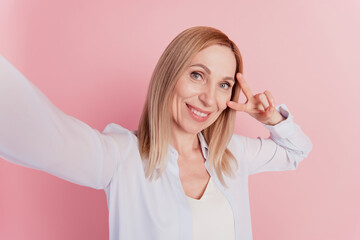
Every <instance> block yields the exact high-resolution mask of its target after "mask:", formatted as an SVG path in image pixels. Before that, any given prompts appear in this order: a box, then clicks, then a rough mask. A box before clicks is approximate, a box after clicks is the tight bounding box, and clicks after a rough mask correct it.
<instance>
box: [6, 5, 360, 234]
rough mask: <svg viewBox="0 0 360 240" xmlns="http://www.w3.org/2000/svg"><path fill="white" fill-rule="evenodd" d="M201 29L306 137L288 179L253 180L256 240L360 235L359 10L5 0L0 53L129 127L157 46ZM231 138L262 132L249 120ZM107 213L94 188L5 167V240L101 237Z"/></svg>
mask: <svg viewBox="0 0 360 240" xmlns="http://www.w3.org/2000/svg"><path fill="white" fill-rule="evenodd" d="M197 25H207V26H212V27H216V28H219V29H221V30H222V31H224V32H225V33H226V34H228V36H229V37H230V38H231V39H233V40H234V41H235V42H236V43H237V44H238V46H239V48H240V50H241V52H242V55H243V59H244V76H245V79H246V80H247V81H248V83H249V85H250V86H251V88H252V90H253V92H254V93H258V92H263V91H265V90H266V89H268V90H270V91H271V93H272V94H273V96H274V97H275V102H276V104H280V103H285V104H286V105H287V106H288V108H289V109H290V111H291V112H292V113H293V115H294V117H295V121H296V122H297V123H298V124H299V125H300V126H301V128H302V129H303V131H304V132H305V133H306V134H307V135H308V136H309V137H310V139H311V140H312V142H313V150H312V152H311V153H310V155H309V157H308V158H307V159H305V160H304V162H303V163H301V164H300V165H299V167H298V169H297V170H296V171H286V172H271V173H261V174H257V175H254V176H251V177H250V203H251V213H252V224H253V234H254V240H264V239H266V240H289V239H291V240H305V239H306V240H324V239H326V240H356V239H360V223H359V222H360V207H359V203H360V193H359V192H360V184H359V183H360V177H359V174H358V172H359V168H360V161H359V160H360V154H359V151H358V150H357V148H359V143H357V142H356V140H355V139H356V137H358V136H359V133H360V131H359V130H360V129H359V126H358V119H359V117H360V115H359V103H360V101H359V98H358V96H357V93H358V92H359V89H360V88H359V87H360V83H359V81H360V74H359V68H360V59H359V58H360V57H359V56H360V48H359V42H360V31H359V29H360V2H359V1H355V0H354V1H350V0H345V1H314V0H311V1H310V0H303V1H285V0H284V1H278V0H275V1H265V0H263V1H250V0H247V1H227V0H224V1H205V0H200V1H115V0H103V1H94V0H91V1H90V0H62V1H48V0H0V53H1V54H2V55H4V56H5V57H6V58H7V59H8V60H9V61H10V62H11V63H12V64H13V65H14V66H15V67H17V68H18V69H19V70H20V71H21V72H22V73H23V74H24V75H25V76H26V77H27V78H28V79H29V80H30V81H32V82H33V83H34V84H35V85H36V86H38V87H39V88H40V89H41V90H42V91H43V92H44V93H45V94H46V95H47V96H48V98H49V99H50V100H51V101H52V102H53V103H54V104H55V105H56V106H58V107H59V108H60V109H61V110H62V111H64V112H65V113H67V114H69V115H72V116H74V117H76V118H78V119H80V120H82V121H84V122H85V123H87V124H89V125H90V126H91V127H93V128H96V129H98V130H99V131H102V130H103V129H104V127H105V126H106V125H107V124H108V123H110V122H114V123H118V124H120V125H122V126H124V127H126V128H128V129H132V130H134V129H136V128H137V123H138V120H139V117H140V114H141V111H142V107H143V103H144V99H145V94H146V90H147V86H148V83H149V79H150V76H151V73H152V71H153V69H154V66H155V64H156V62H157V60H158V58H159V57H160V55H161V53H162V51H163V50H164V49H165V47H166V46H167V44H168V43H169V42H170V41H171V40H172V39H173V38H174V37H175V36H176V35H177V34H178V33H180V32H181V31H182V30H184V29H186V28H188V27H192V26H197ZM241 100H242V101H244V97H243V96H242V98H241ZM9 104H10V103H9ZM0 117H1V113H0ZM236 132H237V133H239V134H243V135H246V136H250V137H257V136H262V137H267V136H268V132H267V130H266V129H265V128H264V127H263V126H262V125H261V124H259V123H258V122H255V120H253V119H251V117H250V116H247V115H245V114H244V113H238V118H237V127H236ZM0 134H1V133H0ZM107 218H108V212H107V206H106V197H105V194H104V192H103V191H99V190H94V189H91V188H87V187H82V186H78V185H75V184H72V183H69V182H66V181H64V180H62V179H59V178H56V177H53V176H51V175H49V174H47V173H44V172H40V171H36V170H32V169H29V168H24V167H20V166H16V165H13V164H10V163H9V162H7V161H4V160H0V239H4V240H18V239H27V240H31V239H37V240H39V239H52V240H57V239H59V240H60V239H61V240H62V239H67V240H71V239H74V240H75V239H88V240H92V239H108V237H109V236H108V219H107ZM139 231H141V229H139Z"/></svg>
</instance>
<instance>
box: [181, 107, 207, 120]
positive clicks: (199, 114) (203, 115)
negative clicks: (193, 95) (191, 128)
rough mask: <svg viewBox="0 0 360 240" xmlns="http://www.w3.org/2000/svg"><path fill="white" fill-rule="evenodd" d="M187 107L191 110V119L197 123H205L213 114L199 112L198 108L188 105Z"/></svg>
mask: <svg viewBox="0 0 360 240" xmlns="http://www.w3.org/2000/svg"><path fill="white" fill-rule="evenodd" d="M186 106H187V108H188V109H189V112H190V115H191V117H192V118H193V119H194V120H196V121H200V122H203V121H205V120H206V119H207V118H208V117H209V115H210V113H211V112H205V111H199V109H198V108H195V107H193V106H190V105H188V104H186Z"/></svg>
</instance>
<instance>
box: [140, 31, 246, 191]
mask: <svg viewBox="0 0 360 240" xmlns="http://www.w3.org/2000/svg"><path fill="white" fill-rule="evenodd" d="M214 44H220V45H224V46H227V47H229V48H230V49H231V50H232V51H233V53H234V55H235V59H236V72H241V73H242V72H243V64H242V58H241V54H240V51H239V49H238V47H237V46H236V45H235V43H233V42H232V41H231V40H230V39H229V38H228V37H227V36H226V35H225V34H224V33H223V32H221V31H220V30H218V29H215V28H212V27H205V26H198V27H192V28H189V29H186V30H184V31H183V32H181V33H180V34H179V35H177V36H176V37H175V39H174V40H172V41H171V43H170V44H169V45H168V46H167V48H166V49H165V51H164V52H163V54H162V55H161V57H160V59H159V61H158V63H157V65H156V67H155V69H154V72H153V74H152V77H151V81H150V85H149V88H148V93H147V98H146V102H145V105H144V109H143V112H142V115H141V119H140V122H139V126H138V132H137V136H138V140H139V151H140V155H141V158H142V161H143V164H144V171H145V176H146V178H150V180H152V179H153V178H154V177H156V178H158V177H160V176H161V174H162V173H163V172H164V170H165V167H166V161H167V154H168V149H169V144H170V140H171V124H172V114H171V104H172V100H173V93H174V89H175V85H176V83H177V81H178V79H179V77H180V76H181V74H182V73H183V72H184V71H185V70H186V68H187V67H188V66H189V64H190V62H191V60H192V59H193V58H194V57H195V55H196V54H197V53H198V52H200V51H201V50H202V49H204V48H206V47H209V46H211V45H214ZM234 77H235V76H234ZM239 93H240V88H239V86H238V84H237V83H236V84H235V85H234V87H233V89H232V96H231V100H232V101H237V100H238V98H239ZM235 117H236V111H234V110H232V109H230V108H229V107H228V108H226V109H225V110H224V111H223V112H222V113H221V114H220V116H219V117H218V119H217V120H216V121H215V122H214V123H213V124H212V125H211V126H209V127H208V128H206V129H204V130H203V131H202V133H203V135H204V138H205V140H206V142H207V144H208V146H209V157H208V158H209V159H208V160H209V163H210V166H211V167H213V168H214V169H215V172H216V174H217V176H218V178H219V180H220V182H221V183H222V184H223V185H224V186H226V184H225V182H224V178H223V174H225V175H227V176H229V177H230V176H233V174H234V172H233V167H234V166H232V163H234V164H235V166H236V167H238V164H237V162H236V160H235V157H234V156H233V154H232V153H231V152H230V151H229V150H228V149H227V145H228V143H229V141H230V139H231V136H232V134H233V131H234V126H235ZM157 168H159V169H160V171H156V169H157ZM155 172H156V173H157V174H155ZM155 175H156V176H155Z"/></svg>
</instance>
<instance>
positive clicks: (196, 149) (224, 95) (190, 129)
mask: <svg viewBox="0 0 360 240" xmlns="http://www.w3.org/2000/svg"><path fill="white" fill-rule="evenodd" d="M235 71H236V59H235V56H234V53H233V52H232V51H231V50H230V48H228V47H226V46H221V45H212V46H209V47H207V48H205V49H203V50H202V51H200V52H199V53H198V54H197V55H196V56H195V57H194V59H193V60H192V61H191V63H190V66H189V67H188V68H187V69H186V70H185V71H184V73H183V74H182V75H181V76H180V78H179V80H178V82H177V85H176V87H175V92H174V98H173V102H172V115H173V128H172V134H173V139H172V142H171V145H172V146H173V147H174V148H175V149H176V150H177V151H178V154H179V155H178V165H179V170H180V172H179V174H180V180H181V183H182V186H183V188H184V191H185V194H186V195H187V196H189V197H192V198H195V199H199V198H200V197H201V196H202V195H203V192H204V190H205V188H206V185H207V183H208V181H209V178H210V175H209V174H208V172H207V170H206V168H205V165H204V162H205V159H204V157H203V155H202V153H201V147H200V143H199V140H198V138H197V134H198V133H199V132H200V131H202V130H203V129H205V128H207V127H208V126H210V125H211V124H212V123H214V122H215V121H216V119H217V118H218V116H219V115H220V114H221V113H222V111H224V110H225V109H226V108H227V107H230V108H232V109H234V110H237V111H243V112H246V113H248V114H249V115H250V116H252V117H254V118H255V119H256V120H258V121H260V122H262V123H264V124H268V125H275V124H277V123H279V122H281V121H283V120H284V117H282V115H281V114H280V113H279V112H278V111H277V110H276V109H275V102H274V98H273V96H272V95H271V93H270V92H269V91H268V90H266V91H265V92H264V93H258V94H256V95H253V94H252V91H251V89H250V87H249V85H248V84H247V82H246V81H245V79H244V78H243V76H242V75H241V74H240V73H237V74H236V79H234V76H235ZM235 81H237V82H238V83H239V84H240V87H241V90H242V91H243V92H244V94H245V96H246V98H247V101H246V102H245V103H238V102H234V101H230V99H231V92H232V88H233V86H234V84H235ZM188 105H190V106H193V107H195V108H197V109H198V110H200V111H202V112H205V111H206V112H211V113H210V115H209V117H208V118H207V119H206V120H205V121H202V122H199V121H196V120H194V119H193V118H192V117H191V113H190V112H189V108H188Z"/></svg>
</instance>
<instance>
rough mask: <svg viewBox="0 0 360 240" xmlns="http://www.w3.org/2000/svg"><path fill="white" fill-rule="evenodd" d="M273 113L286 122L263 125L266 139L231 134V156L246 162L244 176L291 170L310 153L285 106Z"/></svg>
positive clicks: (310, 145)
mask: <svg viewBox="0 0 360 240" xmlns="http://www.w3.org/2000/svg"><path fill="white" fill-rule="evenodd" d="M276 110H278V111H279V113H280V114H281V115H282V116H283V117H285V118H286V119H285V120H283V121H281V122H280V123H278V124H276V125H274V126H271V125H266V124H263V125H264V126H265V127H266V128H267V129H268V130H269V131H270V136H269V137H268V138H262V137H257V138H250V137H245V136H241V135H236V134H234V135H233V137H232V142H233V143H232V144H231V145H233V146H234V148H235V149H234V152H235V157H236V158H238V159H239V160H244V161H246V166H247V167H248V174H249V175H251V174H255V173H260V172H267V171H282V170H294V169H296V168H297V166H298V164H299V163H300V162H301V161H302V160H303V159H305V158H306V157H307V156H308V154H309V153H310V151H311V150H312V142H311V140H310V139H309V137H308V136H307V135H305V133H304V132H303V131H302V129H301V127H300V126H299V125H298V124H296V123H295V122H294V116H293V115H292V114H291V112H290V111H289V109H288V108H287V106H286V105H285V104H280V105H277V106H276Z"/></svg>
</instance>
